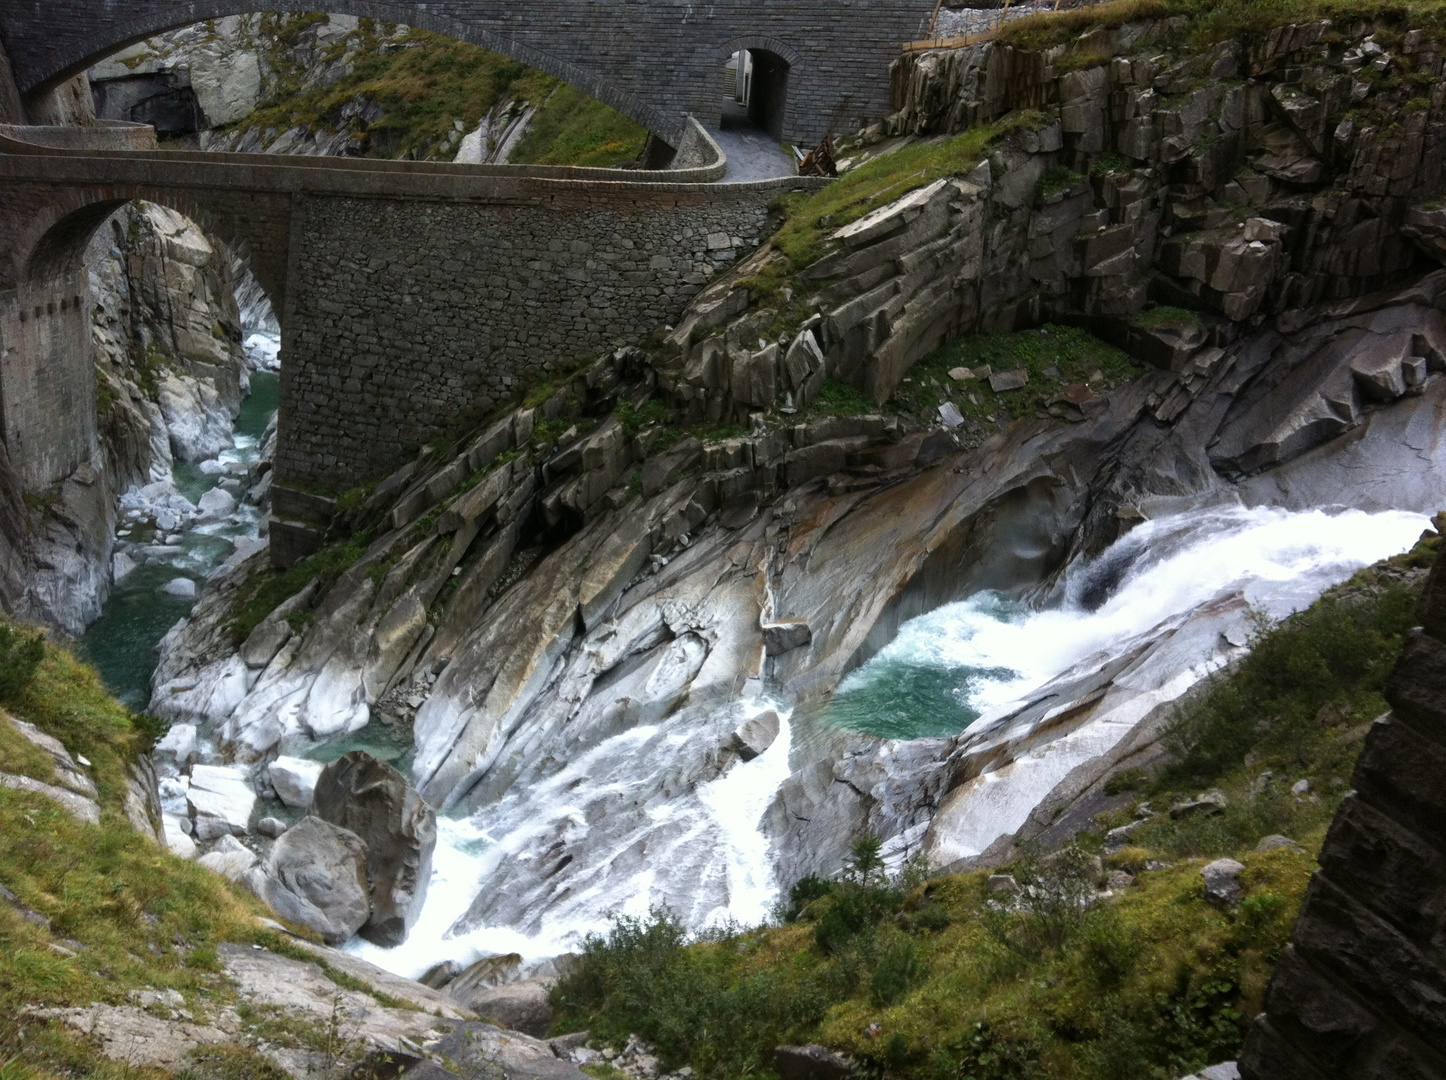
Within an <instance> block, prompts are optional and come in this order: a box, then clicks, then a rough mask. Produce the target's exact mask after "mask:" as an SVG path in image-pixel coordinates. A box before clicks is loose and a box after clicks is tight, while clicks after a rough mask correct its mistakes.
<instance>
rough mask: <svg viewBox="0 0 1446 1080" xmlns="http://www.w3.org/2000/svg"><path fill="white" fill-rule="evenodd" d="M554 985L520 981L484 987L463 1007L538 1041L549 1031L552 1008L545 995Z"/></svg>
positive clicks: (547, 980) (533, 980) (550, 981)
mask: <svg viewBox="0 0 1446 1080" xmlns="http://www.w3.org/2000/svg"><path fill="white" fill-rule="evenodd" d="M555 981H556V980H554V979H521V980H519V981H517V982H513V983H507V984H506V985H504V986H491V987H484V988H481V989H479V990H477V991H476V992H475V993H473V994H471V995H469V996H468V997H467V998H466V1000H465V1001H463V1004H464V1005H466V1006H467V1008H469V1009H471V1010H472V1011H473V1012H474V1013H476V1014H477V1015H478V1016H481V1017H483V1018H484V1019H487V1020H491V1021H492V1022H493V1023H495V1024H498V1025H499V1026H501V1027H504V1028H507V1029H508V1030H510V1031H521V1032H523V1033H525V1034H527V1035H534V1036H536V1037H537V1038H539V1039H540V1038H544V1037H546V1035H547V1033H548V1032H549V1031H550V1030H551V1029H552V1022H553V1014H552V1006H551V1005H550V1004H549V1003H548V1000H547V995H548V993H549V992H550V991H551V990H552V987H553V985H554V983H555ZM453 996H456V995H453Z"/></svg>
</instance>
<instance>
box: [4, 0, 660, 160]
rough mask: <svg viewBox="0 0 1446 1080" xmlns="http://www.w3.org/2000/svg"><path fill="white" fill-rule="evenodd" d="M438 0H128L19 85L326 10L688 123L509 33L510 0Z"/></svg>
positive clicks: (655, 127)
mask: <svg viewBox="0 0 1446 1080" xmlns="http://www.w3.org/2000/svg"><path fill="white" fill-rule="evenodd" d="M439 6H441V5H428V4H418V3H408V2H405V0H190V2H188V3H185V4H180V3H174V4H164V3H149V4H145V3H135V4H129V5H128V8H130V9H131V10H128V11H127V12H126V13H125V14H123V15H120V16H118V17H117V16H114V15H112V16H111V17H110V18H108V19H107V20H106V22H105V23H104V26H105V30H104V33H103V34H102V35H99V36H96V37H92V38H89V39H81V40H78V41H75V42H67V43H65V44H63V45H59V46H57V47H55V48H53V49H51V50H48V51H47V54H46V58H45V61H44V63H43V65H42V66H41V67H40V68H39V69H38V70H36V71H25V72H17V75H18V76H19V78H20V80H21V85H20V90H21V92H22V93H23V94H26V95H31V94H34V93H37V92H40V91H43V90H46V89H48V88H50V87H53V86H55V85H58V84H59V83H61V82H63V81H65V80H66V79H69V78H71V77H73V76H75V75H78V74H80V73H81V72H83V71H85V70H87V69H88V68H90V67H92V66H94V65H95V64H96V63H98V62H99V61H101V60H103V59H104V58H105V57H107V56H109V55H111V54H112V53H115V52H117V51H119V50H120V49H124V48H126V47H127V46H130V45H134V44H136V43H137V42H140V41H144V40H146V39H147V38H150V37H154V36H155V35H156V34H161V33H165V32H166V31H168V30H176V29H179V28H181V27H184V26H193V25H195V24H196V23H199V22H205V21H207V20H209V19H220V18H225V17H227V16H231V15H254V14H262V13H277V14H283V13H295V14H299V13H305V12H315V11H318V10H321V11H324V12H325V13H327V14H332V15H353V16H357V17H359V18H370V19H377V20H380V21H384V22H394V23H403V24H405V25H407V26H414V27H416V28H418V29H421V30H430V31H432V32H434V33H438V34H443V35H445V36H447V37H451V38H456V39H457V40H459V41H466V42H469V43H471V44H473V45H480V46H481V47H483V48H485V49H490V50H492V51H493V52H496V53H501V54H502V55H504V56H508V57H511V58H512V59H514V60H518V61H521V62H522V63H524V64H527V65H528V66H529V67H533V68H536V69H537V70H539V71H543V72H546V73H547V74H549V75H554V76H556V77H557V78H559V79H561V80H562V81H563V82H566V83H569V84H570V85H572V86H574V87H576V88H577V89H579V90H581V91H583V92H584V93H585V94H588V95H589V96H590V97H593V98H596V99H597V100H599V101H601V102H603V104H605V105H608V106H610V107H611V108H613V109H616V110H617V111H618V112H620V113H622V114H623V115H625V116H628V117H630V118H631V119H633V120H635V121H637V122H638V123H639V124H640V125H642V126H643V127H644V128H646V129H647V130H648V131H650V132H652V133H653V134H655V135H657V136H659V137H660V138H662V139H664V140H665V141H668V142H670V143H672V144H674V145H676V144H677V142H678V140H679V138H680V136H681V134H682V131H683V123H684V121H683V113H682V111H681V110H680V111H679V112H678V113H677V114H669V113H668V112H666V111H665V110H662V109H659V108H657V107H656V106H655V105H653V104H650V103H649V102H647V101H645V100H643V99H642V98H641V97H640V96H639V95H638V94H636V93H633V92H630V91H628V90H626V89H624V88H622V87H620V86H618V85H616V84H615V82H614V81H612V80H609V79H607V78H605V77H604V76H603V75H602V73H601V72H600V71H597V70H590V69H588V68H586V67H583V66H582V65H580V64H578V63H576V62H574V61H573V60H569V59H566V58H564V57H561V56H559V55H556V54H555V53H554V52H553V51H551V50H549V49H544V48H540V47H538V46H537V45H535V44H533V43H531V42H529V41H527V40H524V39H523V38H521V37H519V36H517V35H516V34H515V33H513V34H509V33H507V32H506V31H505V29H504V27H505V24H506V23H507V22H508V21H509V18H510V15H509V12H510V11H511V10H513V5H512V4H511V3H510V0H491V2H489V3H487V4H485V5H482V6H484V7H485V8H491V9H495V16H494V18H493V19H492V20H490V21H494V22H496V23H498V24H499V28H498V29H496V30H494V29H490V28H489V27H488V26H486V25H481V24H479V23H478V22H475V21H470V20H468V19H464V18H462V17H460V16H457V15H449V14H447V13H446V12H443V11H437V10H435V8H437V7H439ZM476 6H477V5H474V6H473V7H474V8H475V7H476ZM474 14H475V11H474Z"/></svg>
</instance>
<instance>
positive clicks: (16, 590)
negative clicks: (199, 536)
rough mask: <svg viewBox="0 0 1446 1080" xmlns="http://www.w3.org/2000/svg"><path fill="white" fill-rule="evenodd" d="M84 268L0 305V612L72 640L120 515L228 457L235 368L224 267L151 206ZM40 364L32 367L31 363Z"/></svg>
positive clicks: (111, 234) (238, 396) (112, 224)
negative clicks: (0, 547) (1, 442)
mask: <svg viewBox="0 0 1446 1080" xmlns="http://www.w3.org/2000/svg"><path fill="white" fill-rule="evenodd" d="M86 264H87V266H86V268H83V269H82V270H81V271H79V273H77V274H74V275H71V276H70V277H68V278H66V279H64V280H63V281H59V282H56V283H52V287H50V288H47V289H44V290H41V289H37V288H35V287H33V286H20V287H17V288H14V289H10V290H7V291H4V292H0V353H3V355H4V360H5V363H4V368H3V372H0V391H3V393H0V405H3V420H4V432H5V468H6V471H7V472H8V473H9V474H10V480H11V482H10V483H9V484H7V485H6V486H7V490H10V491H13V492H14V493H15V495H16V497H15V498H14V499H9V498H7V500H6V502H7V506H6V513H5V517H4V520H5V523H6V525H7V528H6V530H5V535H6V537H7V539H8V540H9V543H11V545H12V549H11V552H10V556H11V557H10V558H9V559H7V561H6V565H7V570H11V569H13V573H11V574H7V576H6V580H4V581H0V606H3V608H4V610H6V611H8V612H10V613H12V614H16V615H19V616H21V617H23V618H26V619H30V620H33V621H35V622H40V623H46V624H49V625H53V626H57V627H60V628H63V629H65V630H66V631H67V632H69V633H72V634H78V633H80V631H81V630H83V629H84V627H85V625H86V624H87V623H88V622H90V621H91V620H93V619H94V618H95V617H96V616H97V615H99V614H100V608H101V605H102V604H103V603H104V601H105V598H106V596H107V595H108V594H109V591H110V586H111V583H112V567H111V551H112V547H113V544H114V539H113V533H114V529H115V521H116V513H117V501H118V500H119V498H120V496H121V495H122V493H124V492H125V491H126V490H127V489H128V488H131V487H134V486H144V485H147V484H154V483H157V482H161V483H163V484H164V485H169V483H170V479H171V464H172V460H173V456H174V457H175V458H179V459H182V460H188V461H199V460H202V459H203V458H206V457H212V456H214V455H215V454H216V452H217V451H218V450H220V449H221V448H222V447H224V446H229V445H230V440H231V435H230V428H231V421H232V419H233V418H234V417H235V415H236V413H237V411H238V410H239V409H240V405H241V400H242V396H243V394H244V392H245V387H246V382H245V380H246V368H245V362H244V358H243V354H242V350H241V346H240V341H241V326H240V317H239V313H238V312H237V309H236V302H235V299H234V297H233V295H232V280H231V271H230V258H229V255H225V256H223V254H222V249H219V248H217V247H215V246H213V245H212V244H211V242H210V241H208V240H207V239H206V238H205V237H204V236H203V235H202V234H201V233H200V232H199V231H198V230H197V229H196V227H195V226H194V225H192V224H190V223H189V222H187V221H185V220H184V219H182V218H179V217H178V216H177V215H175V214H173V213H172V212H170V211H168V210H164V209H163V208H160V207H148V206H142V205H139V204H132V205H130V206H127V207H125V208H123V209H122V210H120V211H118V212H117V214H116V215H115V216H114V217H113V218H112V219H111V220H109V221H107V222H105V223H103V224H102V226H101V227H100V229H99V230H97V232H96V235H95V237H94V239H93V241H92V243H91V246H90V248H89V250H88V252H87V255H86ZM42 358H43V359H42Z"/></svg>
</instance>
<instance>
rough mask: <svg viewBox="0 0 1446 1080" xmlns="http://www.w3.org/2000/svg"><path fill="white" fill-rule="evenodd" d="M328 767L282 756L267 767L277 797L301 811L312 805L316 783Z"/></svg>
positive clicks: (302, 759) (320, 763)
mask: <svg viewBox="0 0 1446 1080" xmlns="http://www.w3.org/2000/svg"><path fill="white" fill-rule="evenodd" d="M325 768H326V766H325V765H324V764H323V763H322V762H320V761H309V760H307V759H306V758H299V757H287V756H284V755H283V756H282V757H279V758H277V759H276V760H275V761H273V762H272V763H271V764H270V765H269V766H267V770H266V775H267V777H268V778H269V779H270V780H271V786H272V788H274V789H275V791H276V797H277V798H278V799H280V800H281V801H282V802H284V803H285V804H286V805H287V806H290V807H294V808H295V809H298V810H301V809H305V808H306V807H308V806H310V805H311V796H312V793H313V792H314V791H315V790H316V782H317V780H319V779H320V778H321V773H322V770H323V769H325Z"/></svg>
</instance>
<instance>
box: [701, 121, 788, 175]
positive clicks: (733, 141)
mask: <svg viewBox="0 0 1446 1080" xmlns="http://www.w3.org/2000/svg"><path fill="white" fill-rule="evenodd" d="M708 133H709V134H710V135H712V136H713V138H715V139H717V140H718V145H719V146H721V147H722V148H723V153H725V154H727V155H728V173H727V175H726V176H724V177H723V182H724V183H729V182H733V183H739V182H742V181H745V180H771V179H772V178H773V177H775V176H792V175H793V161H792V159H791V158H790V157H789V156H788V155H787V154H785V153H784V152H783V151H782V150H781V149H779V146H778V142H777V140H776V139H774V138H773V136H771V135H768V134H767V133H765V132H762V131H759V130H758V129H757V128H738V127H734V126H732V125H729V126H728V127H727V128H723V129H719V128H709V130H708Z"/></svg>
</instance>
